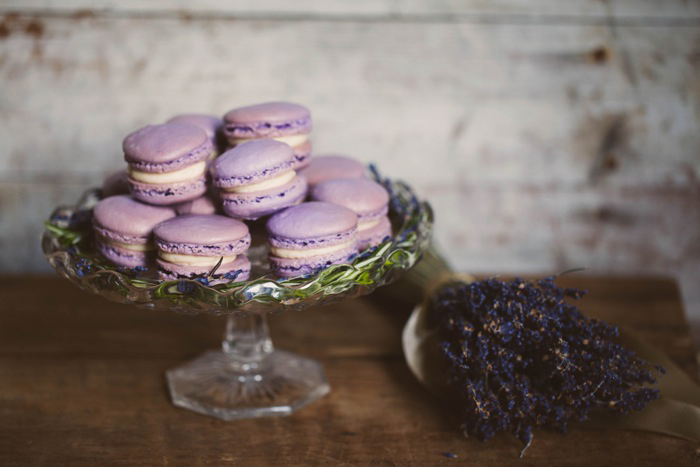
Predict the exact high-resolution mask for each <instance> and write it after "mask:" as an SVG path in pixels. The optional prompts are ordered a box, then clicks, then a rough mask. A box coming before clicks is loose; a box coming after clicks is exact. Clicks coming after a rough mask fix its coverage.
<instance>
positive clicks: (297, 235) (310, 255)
mask: <svg viewBox="0 0 700 467" xmlns="http://www.w3.org/2000/svg"><path fill="white" fill-rule="evenodd" d="M266 227H267V232H268V241H269V244H270V265H271V267H272V269H273V270H274V271H275V273H276V274H277V275H278V276H280V277H285V278H287V277H295V276H300V275H305V274H311V273H313V272H315V271H317V270H319V269H322V268H325V267H328V266H330V265H332V264H340V263H346V262H349V261H351V260H352V258H353V256H354V255H356V254H357V215H356V214H355V213H354V212H352V211H351V210H350V209H347V208H344V207H343V206H339V205H337V204H331V203H323V202H309V203H302V204H300V205H298V206H293V207H291V208H288V209H285V210H284V211H282V212H279V213H277V214H275V215H274V216H272V217H271V218H270V219H269V220H268V221H267V225H266Z"/></svg>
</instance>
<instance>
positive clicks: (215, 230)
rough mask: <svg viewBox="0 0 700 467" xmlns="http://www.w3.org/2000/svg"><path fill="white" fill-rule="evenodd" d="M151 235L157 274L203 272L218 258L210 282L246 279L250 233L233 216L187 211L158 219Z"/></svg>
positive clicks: (167, 276) (171, 275)
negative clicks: (170, 217)
mask: <svg viewBox="0 0 700 467" xmlns="http://www.w3.org/2000/svg"><path fill="white" fill-rule="evenodd" d="M153 234H154V235H155V239H156V246H157V247H158V268H159V272H160V276H161V278H163V279H165V280H173V279H182V278H192V277H195V276H199V275H207V274H209V273H210V272H211V271H212V270H213V269H214V267H215V266H216V265H217V264H218V263H219V261H221V264H220V265H219V267H218V268H217V270H216V271H215V273H214V276H213V277H214V278H215V279H214V281H210V282H209V283H210V284H211V285H214V284H216V283H221V282H229V281H232V280H235V281H241V280H246V279H248V276H249V275H250V261H249V260H248V258H247V257H246V256H245V252H246V251H248V247H250V233H249V231H248V227H247V226H246V225H245V224H244V223H243V222H240V221H237V220H236V219H231V218H230V217H226V216H218V215H203V214H187V215H184V216H179V217H175V218H172V219H169V220H167V221H165V222H162V223H161V224H159V225H158V226H156V228H155V229H154V230H153ZM222 258H223V259H222Z"/></svg>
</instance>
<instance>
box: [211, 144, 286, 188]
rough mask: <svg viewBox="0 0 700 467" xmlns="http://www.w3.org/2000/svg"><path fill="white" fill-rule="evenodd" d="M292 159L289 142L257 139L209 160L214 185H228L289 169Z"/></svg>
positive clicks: (269, 175)
mask: <svg viewBox="0 0 700 467" xmlns="http://www.w3.org/2000/svg"><path fill="white" fill-rule="evenodd" d="M294 161H295V159H294V150H293V149H292V148H291V146H289V145H288V144H285V143H282V142H279V141H275V140H273V139H260V140H254V141H248V142H246V143H243V144H240V145H238V146H236V147H235V148H233V149H229V150H228V151H226V152H225V153H223V154H222V155H220V156H219V157H218V158H216V159H215V160H214V161H213V162H212V164H211V168H210V171H211V174H212V177H213V179H214V184H215V185H216V186H218V187H220V188H228V187H235V186H240V185H245V184H249V183H254V182H256V181H258V180H264V179H266V178H271V177H274V176H275V175H278V174H280V173H282V172H285V171H287V170H290V169H291V167H292V164H293V163H294Z"/></svg>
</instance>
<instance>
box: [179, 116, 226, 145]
mask: <svg viewBox="0 0 700 467" xmlns="http://www.w3.org/2000/svg"><path fill="white" fill-rule="evenodd" d="M167 123H189V124H190V125H194V126H197V127H199V128H201V129H202V130H204V132H205V133H206V134H207V136H208V137H209V139H212V140H213V139H215V138H216V132H217V131H218V130H219V128H221V127H222V126H223V124H224V122H223V120H221V119H220V118H219V117H217V116H215V115H208V114H182V115H176V116H174V117H173V118H171V119H170V120H168V121H167Z"/></svg>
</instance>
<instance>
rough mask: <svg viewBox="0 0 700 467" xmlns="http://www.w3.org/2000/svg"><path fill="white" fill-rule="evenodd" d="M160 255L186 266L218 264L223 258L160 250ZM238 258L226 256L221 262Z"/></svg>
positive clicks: (224, 262) (169, 260) (166, 259)
mask: <svg viewBox="0 0 700 467" xmlns="http://www.w3.org/2000/svg"><path fill="white" fill-rule="evenodd" d="M158 256H160V257H161V258H163V259H164V260H165V261H167V262H169V263H175V264H181V265H184V266H212V267H214V266H216V265H217V264H218V262H219V260H220V259H221V256H196V255H181V254H177V253H166V252H165V251H159V252H158ZM234 259H236V257H235V256H224V260H223V261H222V262H221V264H226V263H230V262H231V261H233V260H234Z"/></svg>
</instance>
